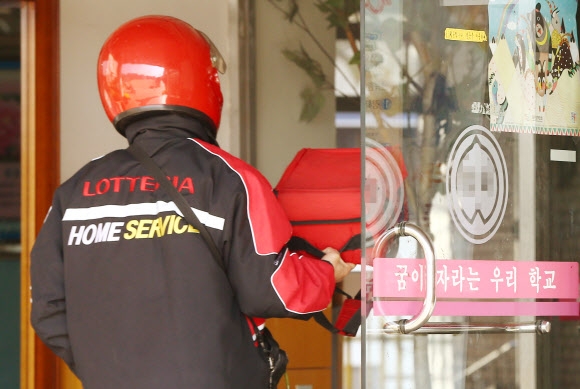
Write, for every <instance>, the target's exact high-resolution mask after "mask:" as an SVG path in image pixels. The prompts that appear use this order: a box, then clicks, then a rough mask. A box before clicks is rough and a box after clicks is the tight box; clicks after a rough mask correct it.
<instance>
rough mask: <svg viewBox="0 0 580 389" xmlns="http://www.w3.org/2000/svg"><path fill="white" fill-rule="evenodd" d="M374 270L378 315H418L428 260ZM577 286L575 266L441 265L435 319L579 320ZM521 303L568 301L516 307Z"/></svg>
mask: <svg viewBox="0 0 580 389" xmlns="http://www.w3.org/2000/svg"><path fill="white" fill-rule="evenodd" d="M373 268H374V269H373V298H374V300H375V302H374V307H375V309H376V312H375V313H377V314H381V315H412V314H415V313H417V312H419V310H420V308H421V304H422V302H421V301H417V300H422V299H423V296H425V287H426V268H425V260H424V259H401V258H376V259H375V260H374V262H373ZM578 280H579V277H578V263H576V262H535V261H487V260H437V261H436V276H435V281H436V293H435V294H436V296H437V303H436V305H435V312H434V314H435V315H445V316H577V315H578V314H579V304H578V302H577V298H578V286H579V285H578ZM521 299H534V300H565V301H555V302H554V301H516V300H521ZM401 300H407V301H401ZM413 300H414V301H413ZM450 300H455V301H450ZM478 300H488V301H478ZM489 300H496V301H489ZM506 300H514V301H506ZM379 312H380V313H379Z"/></svg>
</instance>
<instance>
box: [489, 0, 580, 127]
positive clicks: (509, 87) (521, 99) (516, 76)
mask: <svg viewBox="0 0 580 389" xmlns="http://www.w3.org/2000/svg"><path fill="white" fill-rule="evenodd" d="M577 8H578V0H554V1H549V0H513V1H506V0H491V1H490V2H489V44H490V49H491V52H492V58H491V60H490V62H489V66H488V91H489V102H490V119H491V129H492V130H494V131H510V132H522V133H535V134H553V135H575V136H580V122H579V121H580V118H578V117H577V115H578V112H579V111H580V80H579V77H580V76H579V74H580V61H579V58H578V44H577V39H578V26H577V23H576V12H577V11H578V9H577Z"/></svg>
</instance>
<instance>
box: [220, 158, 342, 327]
mask: <svg viewBox="0 0 580 389" xmlns="http://www.w3.org/2000/svg"><path fill="white" fill-rule="evenodd" d="M238 172H239V173H240V177H241V178H242V182H243V185H244V189H243V190H240V191H237V192H236V193H237V195H236V196H235V197H234V198H230V199H229V202H230V206H231V208H230V212H231V214H232V215H233V217H232V223H231V224H230V226H231V227H230V228H231V230H230V231H229V233H228V236H229V242H228V245H227V246H228V250H227V251H226V258H225V260H226V263H227V266H228V276H229V279H230V282H231V284H232V286H233V287H234V291H235V293H236V296H237V299H238V302H239V304H240V307H241V309H242V312H243V313H245V314H246V315H250V316H255V317H263V318H268V317H295V318H303V319H307V318H309V317H310V316H311V314H312V313H315V312H318V311H322V310H324V309H325V308H327V307H328V306H329V304H330V302H331V299H332V294H333V292H334V287H335V282H334V269H333V267H332V265H331V264H330V263H328V262H326V261H323V260H320V259H317V258H313V257H308V256H301V255H298V254H296V253H294V252H291V251H289V250H287V249H286V248H285V245H286V243H287V242H288V240H289V239H290V237H291V235H292V227H291V225H290V222H289V221H288V218H287V216H286V214H285V212H284V210H283V209H282V207H281V205H280V204H279V202H278V200H277V199H276V197H275V196H274V193H273V191H272V187H271V186H270V184H269V182H268V181H267V180H266V179H265V178H264V177H263V176H262V175H261V174H260V173H259V172H257V171H256V170H253V169H250V168H248V170H243V169H242V170H239V171H238Z"/></svg>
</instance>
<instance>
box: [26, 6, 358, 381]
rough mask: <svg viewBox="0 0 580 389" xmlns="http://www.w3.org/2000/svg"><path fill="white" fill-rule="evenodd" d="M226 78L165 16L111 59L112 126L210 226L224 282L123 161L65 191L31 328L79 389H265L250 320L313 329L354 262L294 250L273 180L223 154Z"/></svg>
mask: <svg viewBox="0 0 580 389" xmlns="http://www.w3.org/2000/svg"><path fill="white" fill-rule="evenodd" d="M218 70H219V71H224V70H225V64H224V62H223V59H222V58H221V56H220V55H219V52H218V51H217V50H216V48H215V46H214V45H213V44H212V42H211V41H210V40H209V39H208V38H207V37H206V36H205V35H204V34H203V33H201V32H200V31H198V30H196V29H194V28H192V27H191V26H190V25H188V24H187V23H185V22H183V21H181V20H178V19H175V18H172V17H167V16H145V17H140V18H137V19H134V20H131V21H129V22H127V23H125V24H124V25H122V26H121V27H119V28H118V29H117V30H116V31H115V32H114V33H113V34H112V35H111V36H110V37H109V38H108V39H107V41H106V42H105V43H104V46H103V47H102V50H101V52H100V55H99V58H98V86H99V92H100V96H101V100H102V103H103V106H104V108H105V111H106V113H107V115H108V117H109V118H110V119H111V121H112V122H113V124H114V126H115V128H116V130H117V131H118V132H119V133H121V135H123V136H124V137H125V138H127V140H128V142H129V143H130V144H132V143H134V142H136V143H137V144H139V145H140V146H141V147H142V148H143V149H144V150H145V151H146V153H147V154H148V155H149V156H151V157H152V159H153V160H154V161H155V163H156V164H157V165H159V167H160V168H161V169H162V170H163V171H164V173H165V174H166V175H167V178H168V180H169V181H170V183H171V184H172V185H173V186H174V187H175V188H176V189H177V190H178V191H179V192H180V193H181V194H182V195H183V196H184V197H185V199H187V201H188V203H189V204H190V205H191V206H192V207H196V208H197V211H198V212H199V214H202V215H204V216H203V217H202V218H200V220H203V223H204V224H205V226H206V227H207V230H209V233H210V235H211V238H212V239H213V241H214V242H215V244H216V245H217V247H218V248H219V251H220V254H221V256H222V258H223V263H224V265H225V271H224V270H223V269H222V268H220V266H218V264H217V263H216V261H215V260H214V259H213V258H212V255H211V251H210V249H209V247H208V244H207V243H206V242H205V241H204V239H202V237H201V236H200V234H199V231H198V230H197V229H195V228H193V227H191V226H189V225H188V224H187V222H186V221H185V220H184V219H183V218H182V217H181V216H180V214H179V213H177V212H176V206H175V203H174V202H172V200H171V197H169V195H168V194H167V192H164V191H163V189H162V188H160V187H159V184H158V183H157V181H155V180H154V179H153V178H152V177H151V175H150V174H149V173H148V171H147V170H146V169H145V167H144V166H143V165H141V164H140V163H139V162H138V161H137V160H136V159H135V158H134V157H133V156H132V155H131V154H130V153H129V152H128V151H127V150H126V149H125V150H116V151H113V152H111V153H109V154H107V155H105V156H103V157H101V158H98V159H95V160H93V161H91V162H89V163H88V164H87V165H86V166H84V167H83V168H82V169H80V170H79V171H78V172H77V173H76V174H74V176H73V177H72V178H70V179H68V180H67V181H66V182H64V183H63V184H62V185H61V186H60V187H59V188H58V189H57V191H56V193H55V195H54V200H53V203H52V207H51V209H50V211H49V213H48V216H47V218H46V220H45V222H44V225H43V227H42V229H41V231H40V233H39V235H38V238H37V240H36V242H35V245H34V247H33V250H32V254H31V281H32V298H33V302H32V318H31V321H32V325H33V327H34V329H35V330H36V332H37V333H38V335H39V336H40V338H41V339H42V341H44V342H45V343H46V344H47V345H48V347H50V348H51V349H52V350H53V351H54V352H55V353H56V354H57V355H58V356H59V357H61V358H62V359H63V360H64V361H65V362H66V363H67V364H68V366H69V367H70V368H71V369H72V371H73V372H74V373H75V374H76V375H77V376H78V377H79V378H80V380H81V381H82V383H83V386H84V388H85V389H118V388H122V389H161V388H171V389H186V388H187V389H192V388H201V389H232V388H237V389H242V388H248V389H258V388H266V387H267V385H268V374H269V372H268V370H269V369H268V365H267V363H266V359H265V357H264V356H263V355H262V354H261V352H260V349H259V348H257V347H256V346H255V342H254V341H253V339H252V335H251V329H250V326H248V321H247V317H259V318H269V317H292V318H302V319H308V318H309V317H310V316H311V315H312V314H313V313H314V312H318V311H321V310H323V309H325V308H326V307H327V306H328V305H329V303H330V301H331V296H332V294H333V290H334V287H335V282H338V281H341V280H342V279H343V278H344V277H345V276H346V275H347V274H348V273H349V272H350V271H351V270H352V268H353V266H354V265H353V264H347V263H345V262H343V261H342V259H341V258H340V256H339V254H338V252H337V251H336V250H334V249H331V248H328V249H326V250H325V253H326V255H325V256H324V257H323V258H322V259H323V260H319V259H315V258H310V257H307V256H300V255H298V254H296V253H293V252H290V251H289V250H288V249H286V248H285V244H286V242H287V241H288V240H289V238H290V236H291V233H292V230H291V226H290V224H289V222H288V220H287V218H286V216H285V214H284V212H283V210H282V209H281V208H280V206H279V205H278V203H277V201H276V199H275V197H274V195H273V193H272V189H271V186H270V184H269V183H268V182H267V181H266V179H265V178H264V177H263V176H262V175H261V174H260V173H258V172H257V171H256V170H255V169H254V168H252V167H251V166H249V165H248V164H246V163H244V162H243V161H241V160H240V159H237V158H235V157H234V156H232V155H230V154H228V153H227V152H225V151H224V150H221V149H220V148H219V147H218V145H217V142H216V133H217V130H218V128H219V124H220V115H221V109H222V101H223V99H222V94H221V89H220V81H219V77H218ZM262 322H263V321H262Z"/></svg>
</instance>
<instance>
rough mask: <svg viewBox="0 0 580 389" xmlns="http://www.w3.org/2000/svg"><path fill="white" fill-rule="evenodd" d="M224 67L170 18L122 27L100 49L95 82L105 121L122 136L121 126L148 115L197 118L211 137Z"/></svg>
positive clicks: (206, 42)
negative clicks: (175, 114) (168, 113)
mask: <svg viewBox="0 0 580 389" xmlns="http://www.w3.org/2000/svg"><path fill="white" fill-rule="evenodd" d="M218 71H219V72H220V73H224V72H225V62H224V60H223V58H222V56H221V55H220V53H219V51H218V50H217V48H216V47H215V45H214V44H213V43H212V42H211V40H210V39H209V38H208V37H207V36H206V35H205V34H204V33H202V32H201V31H199V30H196V29H195V28H193V27H192V26H190V25H189V24H187V23H185V22H184V21H182V20H180V19H177V18H174V17H170V16H160V15H151V16H142V17H139V18H136V19H133V20H130V21H128V22H126V23H125V24H123V25H121V26H120V27H119V28H118V29H117V30H116V31H114V32H113V33H112V34H111V35H110V36H109V38H107V40H106V41H105V43H104V44H103V47H102V49H101V52H100V54H99V59H98V70H97V81H98V86H99V94H100V97H101V102H102V103H103V107H104V108H105V112H106V113H107V116H108V117H109V120H111V122H112V123H113V124H114V126H115V128H116V129H117V131H119V133H121V135H123V136H125V128H126V126H127V124H129V123H130V122H132V121H133V120H135V119H136V118H137V117H142V116H143V115H147V114H149V113H151V112H157V111H173V112H180V113H182V114H185V115H189V116H193V117H195V118H197V119H201V120H202V121H204V122H205V123H206V125H208V126H209V127H210V129H211V130H212V131H213V132H214V134H217V130H218V128H219V125H220V117H221V110H222V106H223V96H222V92H221V88H220V80H219V76H218Z"/></svg>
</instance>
